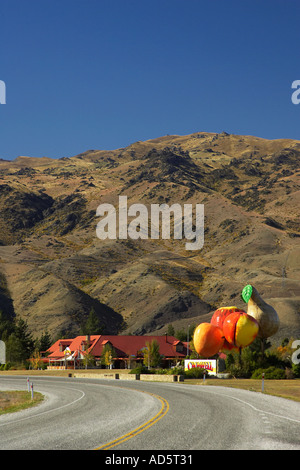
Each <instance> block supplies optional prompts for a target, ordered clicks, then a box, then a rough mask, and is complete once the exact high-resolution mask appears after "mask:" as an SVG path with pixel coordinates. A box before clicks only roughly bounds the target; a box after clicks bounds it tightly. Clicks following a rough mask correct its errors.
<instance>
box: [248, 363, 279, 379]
mask: <svg viewBox="0 0 300 470" xmlns="http://www.w3.org/2000/svg"><path fill="white" fill-rule="evenodd" d="M263 373H264V374H265V379H273V380H278V379H285V378H286V377H285V371H284V370H283V369H279V368H278V367H274V366H271V367H268V368H267V369H256V370H255V371H254V372H253V374H252V375H251V379H261V378H262V374H263Z"/></svg>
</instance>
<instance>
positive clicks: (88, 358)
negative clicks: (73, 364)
mask: <svg viewBox="0 0 300 470" xmlns="http://www.w3.org/2000/svg"><path fill="white" fill-rule="evenodd" d="M82 363H83V365H84V366H85V368H86V369H87V368H88V366H93V365H95V356H94V355H93V354H92V353H91V352H89V351H84V353H83V360H82Z"/></svg>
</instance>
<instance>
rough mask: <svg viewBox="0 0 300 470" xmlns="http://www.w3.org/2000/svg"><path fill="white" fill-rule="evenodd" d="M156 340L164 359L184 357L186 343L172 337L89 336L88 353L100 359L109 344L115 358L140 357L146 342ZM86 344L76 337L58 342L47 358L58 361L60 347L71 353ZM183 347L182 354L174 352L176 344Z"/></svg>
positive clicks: (84, 337)
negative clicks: (68, 349)
mask: <svg viewBox="0 0 300 470" xmlns="http://www.w3.org/2000/svg"><path fill="white" fill-rule="evenodd" d="M153 340H156V341H157V342H158V344H159V353H160V354H161V355H163V356H165V357H166V358H169V357H178V358H183V357H185V356H186V343H183V342H182V343H181V342H180V341H178V340H177V339H176V338H175V337H174V336H169V335H163V336H131V335H119V336H116V335H91V336H90V338H89V341H90V347H89V351H90V352H91V353H92V354H93V355H94V356H95V357H100V356H101V354H102V351H103V348H104V346H105V344H107V343H108V342H109V343H111V345H112V347H113V348H114V349H115V351H116V357H118V358H123V357H124V358H125V357H129V356H137V355H138V354H139V355H141V349H142V348H144V347H145V346H146V343H147V342H150V343H151V342H152V341H153ZM85 343H86V336H77V337H76V338H74V339H67V340H58V341H56V342H55V343H54V344H53V345H52V346H51V347H50V348H49V349H48V351H49V352H50V354H49V356H48V358H50V359H52V360H53V359H55V358H57V359H59V358H62V357H64V353H63V351H60V350H59V349H60V345H63V349H65V347H67V346H68V347H69V348H70V350H71V352H72V353H73V352H74V351H77V350H82V345H83V344H85ZM180 343H181V344H182V345H183V351H182V352H176V346H177V345H178V344H180Z"/></svg>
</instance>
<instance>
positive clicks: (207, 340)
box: [193, 323, 224, 357]
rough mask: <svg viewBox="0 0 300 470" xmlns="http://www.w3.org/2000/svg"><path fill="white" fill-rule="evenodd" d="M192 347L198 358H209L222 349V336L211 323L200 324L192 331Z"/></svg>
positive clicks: (217, 328) (218, 329)
mask: <svg viewBox="0 0 300 470" xmlns="http://www.w3.org/2000/svg"><path fill="white" fill-rule="evenodd" d="M193 339H194V347H195V350H196V352H197V353H198V354H200V356H204V357H211V356H214V354H217V352H219V351H220V349H222V347H223V344H224V334H223V331H222V330H221V328H219V327H218V326H215V325H212V324H211V323H200V325H198V326H197V328H196V329H195V331H194V338H193Z"/></svg>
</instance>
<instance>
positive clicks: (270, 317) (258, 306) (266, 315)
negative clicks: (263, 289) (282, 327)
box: [242, 284, 280, 339]
mask: <svg viewBox="0 0 300 470" xmlns="http://www.w3.org/2000/svg"><path fill="white" fill-rule="evenodd" d="M242 299H243V301H244V302H246V303H248V310H247V313H248V315H251V316H252V317H253V318H255V319H256V320H257V322H258V324H259V332H258V337H260V338H262V339H266V338H269V337H270V336H273V335H274V334H275V333H277V331H278V329H279V324H280V322H279V317H278V315H277V312H276V310H275V309H274V308H273V307H272V306H271V305H269V304H267V302H265V301H264V300H263V299H262V297H261V296H260V295H259V293H258V292H257V290H256V289H255V287H254V286H252V285H250V284H248V285H247V286H245V287H244V289H243V291H242Z"/></svg>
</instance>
